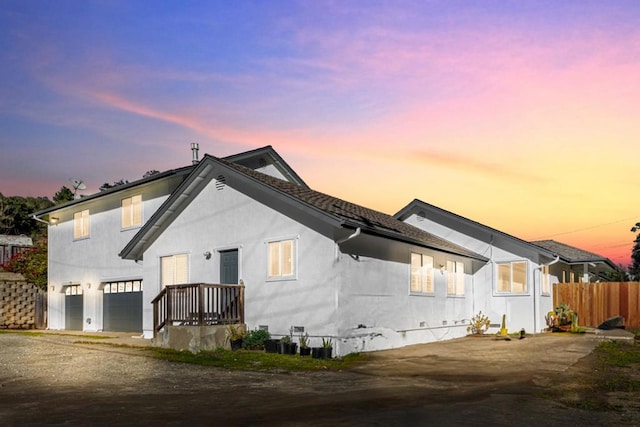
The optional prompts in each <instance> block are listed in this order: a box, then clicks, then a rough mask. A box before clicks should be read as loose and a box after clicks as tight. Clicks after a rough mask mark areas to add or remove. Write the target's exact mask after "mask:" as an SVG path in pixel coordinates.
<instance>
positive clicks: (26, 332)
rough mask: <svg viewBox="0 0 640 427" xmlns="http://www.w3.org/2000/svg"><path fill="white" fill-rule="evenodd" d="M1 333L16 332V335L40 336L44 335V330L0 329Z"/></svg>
mask: <svg viewBox="0 0 640 427" xmlns="http://www.w3.org/2000/svg"><path fill="white" fill-rule="evenodd" d="M0 334H16V335H26V336H29V337H39V336H42V335H44V332H30V331H28V330H19V329H0Z"/></svg>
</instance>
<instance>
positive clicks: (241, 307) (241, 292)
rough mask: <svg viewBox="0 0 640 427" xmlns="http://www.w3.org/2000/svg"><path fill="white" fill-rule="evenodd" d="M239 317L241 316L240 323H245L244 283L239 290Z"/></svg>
mask: <svg viewBox="0 0 640 427" xmlns="http://www.w3.org/2000/svg"><path fill="white" fill-rule="evenodd" d="M238 300H239V301H238V311H239V313H238V315H239V316H240V323H244V283H243V284H241V285H240V288H239V289H238Z"/></svg>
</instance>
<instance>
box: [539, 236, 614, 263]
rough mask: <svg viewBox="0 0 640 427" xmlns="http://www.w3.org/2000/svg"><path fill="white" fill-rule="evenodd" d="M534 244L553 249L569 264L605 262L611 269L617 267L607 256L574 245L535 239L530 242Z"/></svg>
mask: <svg viewBox="0 0 640 427" xmlns="http://www.w3.org/2000/svg"><path fill="white" fill-rule="evenodd" d="M531 243H532V244H534V245H536V246H540V247H541V248H545V249H547V250H550V251H553V252H555V253H557V254H558V255H560V258H561V259H563V260H564V261H566V262H567V263H569V264H583V263H585V262H586V263H605V264H608V265H609V266H610V267H612V268H613V269H617V267H616V266H615V264H614V263H613V262H612V261H611V260H609V258H607V257H604V256H602V255H598V254H596V253H593V252H589V251H585V250H583V249H580V248H576V247H575V246H570V245H567V244H565V243H560V242H556V241H555V240H537V241H533V242H531Z"/></svg>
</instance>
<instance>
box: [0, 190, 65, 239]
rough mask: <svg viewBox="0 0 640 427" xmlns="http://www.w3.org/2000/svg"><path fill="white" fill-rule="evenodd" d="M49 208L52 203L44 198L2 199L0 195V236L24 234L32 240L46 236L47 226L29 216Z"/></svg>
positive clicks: (18, 197)
mask: <svg viewBox="0 0 640 427" xmlns="http://www.w3.org/2000/svg"><path fill="white" fill-rule="evenodd" d="M50 206H53V203H52V202H51V201H50V200H49V199H47V198H46V197H20V196H11V197H4V196H3V195H2V194H0V234H10V235H16V236H18V235H21V234H24V235H25V236H30V237H31V238H32V239H34V240H35V239H36V238H39V237H42V236H46V235H47V226H46V225H45V224H42V223H41V222H38V221H35V220H33V218H32V217H31V216H32V214H33V213H34V212H36V211H39V210H42V209H46V208H48V207H50Z"/></svg>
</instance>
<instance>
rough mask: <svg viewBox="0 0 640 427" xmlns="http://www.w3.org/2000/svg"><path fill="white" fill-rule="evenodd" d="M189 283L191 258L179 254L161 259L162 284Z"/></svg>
mask: <svg viewBox="0 0 640 427" xmlns="http://www.w3.org/2000/svg"><path fill="white" fill-rule="evenodd" d="M188 282H189V257H188V256H187V254H177V255H170V256H163V257H160V284H161V285H162V287H163V288H164V287H165V286H168V285H180V284H184V283H188Z"/></svg>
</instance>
